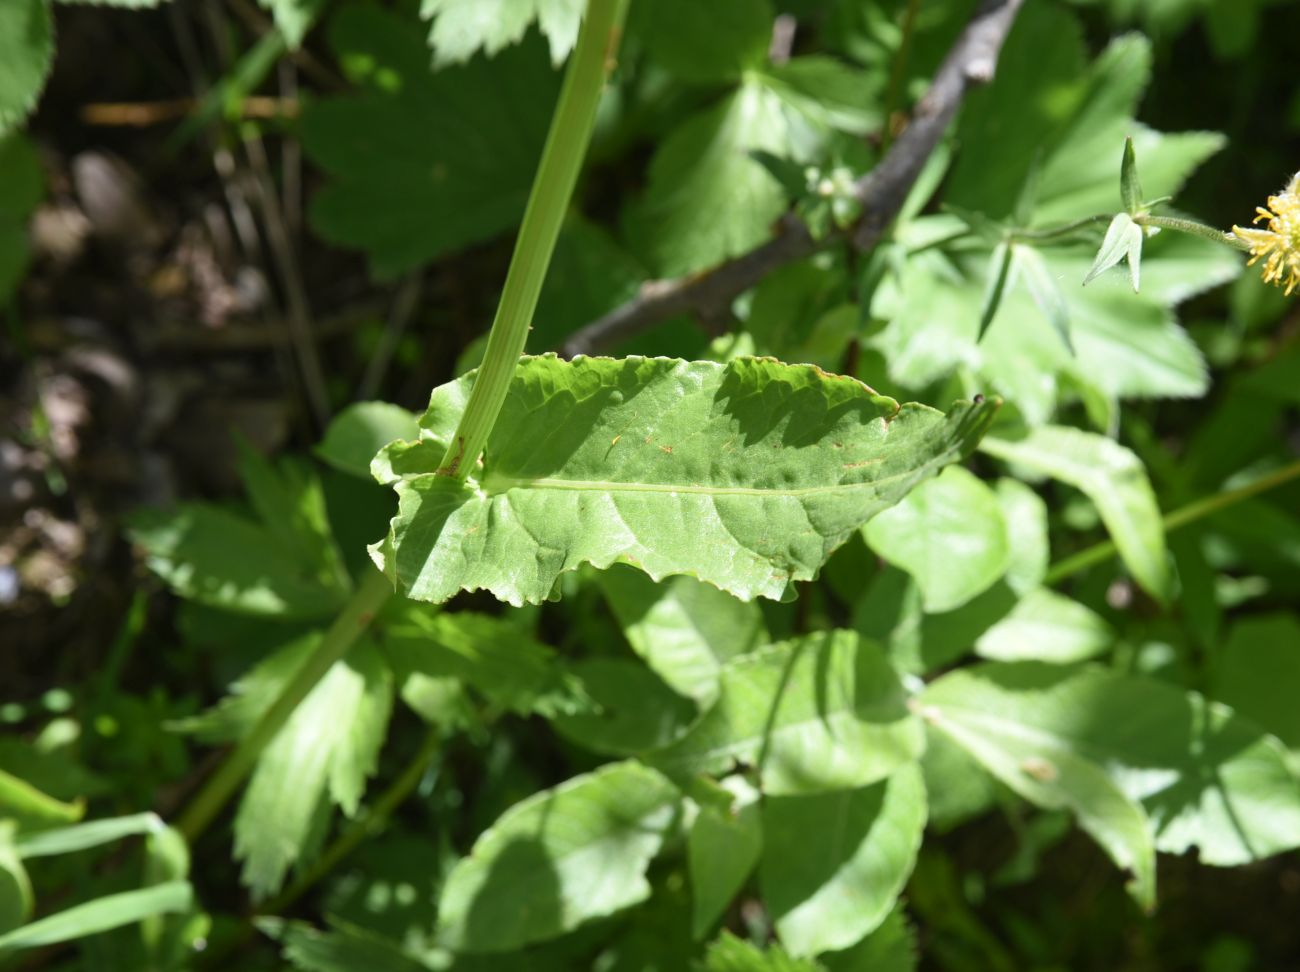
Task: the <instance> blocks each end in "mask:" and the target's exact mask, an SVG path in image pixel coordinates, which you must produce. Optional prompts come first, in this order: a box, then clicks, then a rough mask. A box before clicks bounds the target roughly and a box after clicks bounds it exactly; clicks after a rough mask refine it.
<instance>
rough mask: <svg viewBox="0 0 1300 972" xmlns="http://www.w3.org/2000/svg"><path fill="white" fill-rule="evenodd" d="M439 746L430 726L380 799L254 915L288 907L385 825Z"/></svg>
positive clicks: (436, 731) (436, 733)
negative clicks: (403, 767) (407, 761)
mask: <svg viewBox="0 0 1300 972" xmlns="http://www.w3.org/2000/svg"><path fill="white" fill-rule="evenodd" d="M441 745H442V729H441V728H440V727H438V726H430V727H429V731H428V732H427V733H426V734H425V736H424V742H423V743H421V744H420V749H419V751H417V752H416V754H415V756H413V757H412V758H411V761H410V762H409V763H407V764H406V768H405V769H403V770H402V772H401V775H400V776H398V777H397V779H395V780H393V782H392V783H391V784H390V785H389V787H388V789H387V790H385V791H384V792H383V793H381V794H380V795H379V798H378V799H376V800H375V802H374V804H373V805H372V806H371V807H370V809H369V812H368V813H367V814H366V815H365V817H364V818H362V819H361V820H358V821H356V822H355V823H353V824H352V826H350V827H349V828H348V829H347V830H345V831H344V832H343V833H342V834H340V835H339V836H338V839H336V840H335V841H334V843H332V844H330V846H329V847H327V848H326V849H325V851H324V853H322V854H321V856H320V857H319V858H317V860H316V862H315V863H314V864H313V865H312V866H311V867H310V868H308V869H307V870H306V871H305V872H304V873H303V874H301V875H299V877H298V879H297V880H296V881H294V882H293V883H292V884H290V885H289V886H288V887H287V888H285V889H284V890H283V891H282V892H280V893H279V894H278V895H276V896H275V897H274V898H272V899H271V900H270V901H268V902H266V904H264V905H261V906H260V907H259V908H258V909H257V911H256V914H259V915H274V914H278V913H279V912H281V911H283V910H284V909H286V908H288V907H289V906H290V905H292V904H293V903H294V902H295V901H297V900H298V899H299V898H301V897H302V896H303V895H304V894H305V893H306V892H307V891H308V890H310V889H311V888H312V886H313V885H315V884H316V882H317V881H319V880H320V879H321V878H323V877H324V876H325V875H326V874H328V873H329V872H330V871H332V870H334V868H335V867H336V866H337V865H338V863H339V861H341V860H343V858H345V857H347V856H348V855H349V854H350V853H352V851H353V850H355V849H356V846H357V845H358V844H360V843H361V842H362V841H363V840H365V839H366V838H367V837H370V836H372V835H373V834H375V833H377V832H378V831H379V830H381V829H382V828H383V826H384V824H385V823H387V822H388V818H389V817H390V816H392V814H393V811H394V810H396V809H397V808H398V807H399V806H401V805H402V803H403V802H404V801H405V800H406V798H407V797H408V796H410V795H411V791H412V790H414V789H415V787H416V786H417V785H418V784H419V782H420V780H421V779H423V777H424V773H425V770H427V769H428V768H429V764H430V763H431V762H433V758H434V756H436V755H437V753H438V749H439V747H440V746H441Z"/></svg>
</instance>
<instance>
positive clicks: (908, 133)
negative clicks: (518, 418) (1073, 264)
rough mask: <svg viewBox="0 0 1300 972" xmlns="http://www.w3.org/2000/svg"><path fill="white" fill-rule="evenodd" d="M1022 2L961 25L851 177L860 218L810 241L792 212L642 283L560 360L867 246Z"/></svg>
mask: <svg viewBox="0 0 1300 972" xmlns="http://www.w3.org/2000/svg"><path fill="white" fill-rule="evenodd" d="M1023 2H1024V0H986V2H985V3H984V4H983V5H982V6H981V7H980V9H979V11H978V12H977V13H976V14H975V16H974V17H973V18H972V19H971V22H970V23H969V24H967V25H966V28H965V30H963V31H962V33H961V36H959V37H958V38H957V40H956V42H955V43H954V44H953V46H952V49H951V50H950V51H949V52H948V56H947V57H946V58H944V61H943V64H941V65H940V66H939V70H938V72H936V74H935V76H934V80H933V81H932V82H931V84H930V88H929V90H928V91H927V92H926V93H925V96H924V97H923V98H922V99H921V100H920V102H918V103H917V106H916V110H915V111H914V112H913V113H912V118H911V120H910V122H909V123H908V125H907V128H905V129H904V130H903V132H902V134H900V135H899V136H898V138H897V139H896V140H895V141H894V143H893V145H892V146H891V147H890V149H889V151H888V152H887V153H886V155H885V157H884V158H883V159H882V160H881V161H880V164H879V165H877V166H876V167H875V168H874V169H872V170H871V171H870V172H868V173H867V174H866V175H865V176H863V177H862V178H861V179H860V180H858V184H857V191H856V195H857V197H858V200H859V201H860V202H861V203H862V217H861V219H859V221H858V222H857V224H856V225H855V226H854V227H851V228H850V229H849V230H848V231H846V232H843V233H839V234H833V235H831V236H829V237H828V238H827V239H825V240H822V241H817V240H814V239H813V238H812V236H811V234H810V233H809V232H808V228H807V227H806V226H805V225H804V224H803V222H802V221H801V220H800V219H799V218H798V217H796V216H795V215H794V214H793V213H787V214H786V215H785V216H784V217H783V218H782V219H781V222H780V223H779V224H778V227H777V232H776V235H775V236H773V237H772V239H770V240H768V241H767V242H766V243H763V244H762V245H760V246H758V247H756V248H755V249H753V250H750V251H749V252H748V253H743V254H741V255H740V256H738V257H733V258H732V259H730V260H727V261H725V262H723V263H720V264H718V265H717V266H716V267H712V268H710V269H708V270H704V271H702V272H700V273H696V274H691V275H689V276H686V277H678V278H676V279H672V280H649V281H647V282H646V283H644V284H643V285H642V286H641V290H640V292H639V293H638V294H637V296H636V297H634V298H633V299H632V300H630V301H628V302H627V303H626V304H624V305H623V306H621V307H617V308H615V309H614V310H612V311H610V312H609V313H608V314H605V315H604V316H603V317H600V318H598V319H597V320H594V321H592V322H591V323H590V324H587V325H586V326H585V327H582V328H580V329H579V330H577V331H575V332H574V333H573V334H571V335H570V336H569V338H568V340H567V341H565V343H564V346H563V348H562V349H561V353H562V354H563V355H564V356H565V357H570V358H571V357H574V356H575V355H579V354H593V353H596V352H598V351H600V350H602V349H605V348H608V347H610V346H611V345H614V344H616V343H618V342H619V341H622V340H625V339H627V338H629V337H632V336H633V335H636V334H639V333H641V332H642V331H645V330H647V329H649V328H650V327H653V326H654V325H655V324H658V323H659V322H660V321H663V320H666V319H668V318H670V317H673V316H674V315H677V314H681V313H686V312H690V313H694V314H697V315H699V316H701V317H704V318H706V319H710V318H716V317H718V316H719V314H720V313H723V312H725V310H726V308H728V307H729V306H730V304H731V301H732V300H734V299H735V298H736V296H737V295H739V294H742V293H744V292H745V291H746V290H748V289H750V288H751V287H753V286H755V285H756V284H757V283H758V282H759V281H760V280H762V279H763V278H764V277H765V276H767V275H768V274H769V273H771V272H772V271H773V270H776V269H778V268H779V267H783V266H785V265H786V264H789V263H793V262H794V261H796V260H801V259H803V258H804V257H807V256H810V255H812V254H813V253H815V252H817V250H818V249H821V248H822V247H824V246H829V245H833V244H834V243H837V242H844V241H846V240H847V241H851V242H852V243H853V245H854V246H856V247H858V248H859V249H861V250H869V249H871V247H873V246H875V244H876V243H877V241H879V239H880V237H881V235H882V234H883V233H884V231H885V229H886V228H887V227H888V226H889V224H890V223H891V222H893V220H894V217H896V216H897V215H898V212H899V210H900V209H901V208H902V206H903V202H904V200H905V199H906V198H907V194H908V193H909V192H910V191H911V189H912V186H913V184H914V183H915V182H916V179H917V176H919V175H920V173H921V169H922V168H923V167H924V166H925V163H926V160H927V159H929V157H930V155H931V153H932V152H933V151H934V148H935V146H936V145H937V144H938V143H939V139H940V138H941V137H942V136H943V133H944V131H945V130H946V129H947V127H948V124H949V123H950V122H951V121H952V118H953V115H954V114H956V112H957V108H958V106H959V105H960V104H961V101H962V98H963V97H964V96H965V94H966V92H967V90H968V89H969V88H970V87H971V86H972V85H975V84H983V83H987V82H988V81H989V80H991V79H992V77H993V71H994V68H995V67H996V66H997V60H998V54H999V53H1000V52H1001V50H1002V42H1003V41H1004V40H1006V36H1007V34H1008V32H1010V30H1011V24H1012V22H1013V21H1014V20H1015V16H1016V13H1017V12H1018V11H1019V9H1020V6H1021V4H1022V3H1023Z"/></svg>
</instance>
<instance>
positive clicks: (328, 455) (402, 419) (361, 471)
mask: <svg viewBox="0 0 1300 972" xmlns="http://www.w3.org/2000/svg"><path fill="white" fill-rule="evenodd" d="M419 434H420V427H419V425H418V424H416V421H415V416H414V415H412V414H411V413H410V412H408V411H407V410H406V409H404V408H402V407H401V406H399V405H390V404H388V402H357V403H355V404H353V405H349V406H348V407H347V408H345V409H343V411H341V412H339V413H338V415H336V416H334V419H333V421H331V422H330V424H329V428H327V429H326V430H325V435H324V437H323V438H322V439H321V441H320V444H319V445H318V446H316V455H318V456H320V458H321V459H323V460H324V461H325V462H327V463H329V464H330V465H331V466H333V467H334V468H335V469H339V470H342V471H343V472H345V473H351V474H352V475H353V476H359V477H361V478H363V479H369V478H370V460H371V459H373V458H375V453H376V452H378V451H379V450H380V449H382V448H383V447H384V446H386V445H387V444H388V443H390V442H392V441H393V440H394V439H413V438H415V437H416V436H417V435H419Z"/></svg>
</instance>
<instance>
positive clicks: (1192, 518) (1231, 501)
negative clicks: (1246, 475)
mask: <svg viewBox="0 0 1300 972" xmlns="http://www.w3.org/2000/svg"><path fill="white" fill-rule="evenodd" d="M1293 479H1300V460H1296V461H1295V462H1292V463H1289V464H1288V465H1285V466H1283V467H1282V468H1281V469H1277V470H1274V471H1273V472H1271V473H1269V474H1268V475H1267V476H1261V477H1260V478H1259V479H1256V480H1254V481H1253V482H1249V483H1246V485H1244V486H1238V487H1237V488H1236V489H1230V490H1226V491H1225V492H1222V493H1215V494H1214V495H1213V496H1205V497H1202V498H1201V499H1198V500H1194V501H1193V502H1191V503H1188V504H1187V505H1186V506H1182V507H1179V508H1178V509H1176V510H1174V511H1173V512H1172V513H1170V514H1169V515H1167V516H1166V517H1164V519H1163V520H1162V522H1163V523H1164V528H1165V531H1166V532H1171V531H1173V530H1177V529H1178V528H1179V527H1185V526H1187V524H1189V523H1195V522H1196V521H1197V520H1201V519H1204V518H1205V517H1207V516H1210V515H1211V514H1213V513H1217V512H1219V510H1222V509H1226V508H1227V507H1230V506H1234V505H1236V504H1237V503H1240V502H1242V501H1244V500H1248V499H1250V498H1251V497H1253V496H1258V495H1259V494H1260V493H1266V492H1268V491H1269V490H1270V489H1276V488H1277V487H1278V486H1281V485H1283V484H1284V483H1289V482H1291V480H1293ZM1116 553H1117V550H1116V548H1115V544H1114V543H1113V542H1112V541H1110V540H1105V541H1103V542H1101V543H1098V544H1094V545H1093V546H1091V547H1088V548H1086V549H1084V550H1080V551H1079V552H1078V553H1076V554H1071V555H1070V556H1069V557H1066V558H1065V559H1064V560H1062V561H1060V562H1059V563H1056V564H1053V565H1052V566H1051V568H1049V569H1048V571H1047V573H1046V575H1044V577H1043V583H1044V584H1056V583H1058V582H1060V581H1063V580H1065V579H1066V578H1067V577H1073V576H1074V575H1075V574H1078V573H1080V572H1081V571H1084V570H1087V569H1088V568H1089V567H1092V566H1094V565H1096V564H1099V563H1102V562H1104V561H1107V560H1109V559H1110V558H1111V557H1114V556H1115V554H1116Z"/></svg>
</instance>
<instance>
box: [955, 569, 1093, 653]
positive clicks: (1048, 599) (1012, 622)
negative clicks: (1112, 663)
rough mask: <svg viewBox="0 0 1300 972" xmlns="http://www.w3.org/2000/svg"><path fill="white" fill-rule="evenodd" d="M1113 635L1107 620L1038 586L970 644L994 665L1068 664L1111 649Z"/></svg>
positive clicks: (1066, 598) (1069, 599)
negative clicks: (1001, 662)
mask: <svg viewBox="0 0 1300 972" xmlns="http://www.w3.org/2000/svg"><path fill="white" fill-rule="evenodd" d="M1114 642H1115V632H1114V631H1113V630H1111V627H1110V625H1109V624H1107V623H1106V619H1105V618H1103V617H1102V616H1101V615H1099V614H1097V612H1095V611H1093V610H1092V609H1091V608H1087V607H1085V606H1084V605H1082V604H1080V603H1079V602H1078V601H1075V600H1072V599H1071V598H1068V597H1066V596H1065V595H1064V594H1057V593H1056V592H1055V591H1050V590H1046V589H1044V588H1038V589H1036V590H1032V591H1029V592H1028V593H1026V594H1025V596H1024V597H1022V598H1021V599H1020V600H1019V601H1018V602H1017V603H1016V606H1015V607H1014V608H1012V609H1011V613H1010V614H1008V615H1007V616H1006V617H1005V618H1003V619H1002V620H1001V621H999V622H997V624H995V625H993V627H991V628H989V629H988V630H987V631H985V632H984V633H983V634H982V635H980V637H979V640H978V641H976V642H975V651H976V653H977V654H979V655H981V656H983V657H984V658H991V659H994V660H996V661H1030V660H1032V661H1044V662H1057V663H1068V662H1077V661H1083V660H1085V659H1088V658H1093V657H1095V656H1096V655H1099V654H1101V653H1102V652H1104V651H1106V650H1107V649H1108V648H1110V647H1111V646H1112V645H1113V644H1114Z"/></svg>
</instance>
